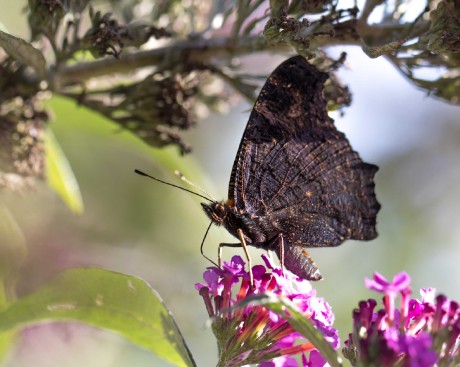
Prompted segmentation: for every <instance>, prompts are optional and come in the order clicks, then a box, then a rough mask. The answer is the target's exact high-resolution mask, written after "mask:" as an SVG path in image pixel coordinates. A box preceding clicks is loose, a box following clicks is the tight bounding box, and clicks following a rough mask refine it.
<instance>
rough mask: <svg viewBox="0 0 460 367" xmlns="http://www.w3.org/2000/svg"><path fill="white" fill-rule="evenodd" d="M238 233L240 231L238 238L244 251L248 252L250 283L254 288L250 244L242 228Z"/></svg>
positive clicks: (237, 231) (238, 231) (238, 230)
mask: <svg viewBox="0 0 460 367" xmlns="http://www.w3.org/2000/svg"><path fill="white" fill-rule="evenodd" d="M236 233H238V238H239V239H240V241H241V246H243V250H244V253H245V254H246V259H248V268H249V284H251V288H254V275H253V274H252V261H251V256H250V255H249V250H248V245H246V240H245V239H244V234H243V231H242V230H241V229H239V228H238V229H237V230H236Z"/></svg>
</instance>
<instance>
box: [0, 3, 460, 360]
mask: <svg viewBox="0 0 460 367" xmlns="http://www.w3.org/2000/svg"><path fill="white" fill-rule="evenodd" d="M25 4H26V2H25V1H24V0H21V1H15V2H11V1H6V0H0V5H1V9H2V14H1V15H0V23H2V24H3V25H4V26H5V27H6V29H8V31H9V32H11V33H13V34H16V35H18V36H24V37H27V30H26V27H25V24H26V18H25V15H24V14H23V13H22V12H21V9H22V8H23V7H24V6H25ZM342 50H343V48H341V49H331V50H330V51H331V53H333V54H336V55H338V54H339V52H340V51H342ZM346 51H347V52H348V55H349V56H348V59H347V63H346V65H347V66H346V67H345V68H342V70H341V72H340V75H341V77H342V79H343V81H344V82H345V83H347V84H348V85H349V87H350V89H351V91H352V93H353V104H352V106H351V107H350V108H348V109H347V110H346V111H345V115H344V116H343V117H341V116H339V115H335V116H333V117H334V118H335V119H336V124H337V126H338V127H339V129H340V130H342V131H344V132H345V133H346V134H347V136H348V138H349V140H350V141H351V144H352V146H353V147H354V149H355V150H357V151H358V152H359V153H360V155H361V157H362V158H363V159H364V160H365V161H367V162H371V163H375V164H377V165H379V166H380V170H379V172H378V173H377V177H376V191H377V196H378V199H379V201H380V203H381V204H382V210H381V212H380V214H379V217H378V230H379V237H378V238H377V239H376V240H374V241H372V242H369V243H367V242H354V241H349V242H347V243H345V244H344V245H342V246H340V247H338V248H327V249H318V250H313V251H311V254H312V256H313V258H314V259H315V260H316V263H317V265H318V266H319V268H320V270H321V272H322V274H323V276H324V278H325V279H324V280H323V281H321V282H319V283H315V284H314V286H315V287H316V288H317V292H318V295H319V296H321V297H324V298H325V299H326V300H328V301H329V302H330V304H331V305H332V307H333V311H334V313H335V315H336V318H337V319H336V326H337V327H338V328H339V330H340V334H341V339H342V340H344V339H346V337H347V333H348V332H349V331H350V330H351V328H350V327H351V317H350V315H351V311H352V309H353V308H354V307H355V306H356V305H357V303H358V301H359V300H361V299H365V298H368V297H374V295H373V294H372V293H371V292H369V291H367V290H366V289H365V288H364V285H363V279H364V277H370V276H371V275H372V273H373V272H374V271H379V272H381V273H382V274H384V275H385V276H387V277H390V278H391V277H392V276H393V275H394V274H395V273H396V272H399V271H402V270H405V271H407V272H409V274H410V275H411V277H412V281H413V282H412V284H413V290H414V296H415V297H417V296H418V289H419V288H421V287H435V288H437V290H438V292H441V293H444V294H446V295H447V296H449V297H451V298H454V299H459V298H460V287H459V285H458V279H459V277H460V266H459V265H458V263H459V259H460V246H459V245H460V236H459V235H460V215H459V213H458V212H459V208H460V158H459V157H460V110H459V108H458V107H454V106H449V105H447V104H445V103H443V102H439V101H436V100H434V99H432V98H430V97H429V96H427V95H425V94H424V93H423V92H420V91H418V90H416V89H415V88H414V87H413V86H412V85H411V84H410V83H409V82H408V81H406V80H404V79H403V78H402V76H401V75H400V74H398V72H397V71H396V70H395V69H394V68H393V67H392V66H391V65H390V64H389V63H388V62H387V61H386V60H385V59H383V58H379V59H375V60H371V59H369V58H367V57H366V56H364V55H363V54H362V52H361V50H360V49H358V48H346ZM281 60H282V58H280V57H269V56H262V55H258V56H255V57H251V58H246V59H244V63H245V65H246V66H247V68H248V69H249V70H252V71H257V73H259V74H262V73H266V74H268V73H269V72H270V71H271V70H272V69H273V68H274V67H275V66H276V65H277V64H278V63H279V62H280V61H281ZM261 66H263V68H262V69H261ZM0 93H1V92H0ZM48 106H49V107H50V108H51V109H52V110H53V111H54V118H53V122H52V129H53V131H54V133H55V135H56V138H57V139H58V141H59V143H60V144H61V146H62V149H63V150H64V152H65V154H66V155H67V158H68V159H69V161H70V163H71V166H72V168H73V170H74V173H75V175H76V177H77V178H78V182H79V185H80V189H81V192H82V195H83V200H84V204H85V211H84V213H83V214H82V215H80V216H78V215H75V214H73V213H71V212H70V211H69V209H68V208H67V207H66V206H65V205H64V204H63V202H62V201H61V200H60V199H59V198H58V197H57V196H56V195H55V194H54V193H53V192H51V191H50V190H49V189H48V187H47V186H46V185H45V184H42V185H39V186H37V188H36V190H34V191H33V192H28V193H25V194H23V195H14V194H11V193H9V192H6V191H3V192H2V193H1V203H2V205H4V206H6V207H7V208H8V209H9V210H10V211H11V213H12V214H13V215H14V218H15V219H16V221H17V222H18V224H19V226H20V228H21V230H22V232H23V234H24V236H25V240H26V243H27V249H28V254H27V258H26V262H25V264H24V266H23V268H22V271H21V274H20V275H21V276H20V279H19V293H20V294H26V293H28V292H31V291H33V290H35V289H37V288H38V287H39V286H40V285H43V284H44V283H45V282H47V281H48V280H49V279H51V278H53V277H54V276H55V275H56V274H57V273H59V272H60V271H62V270H63V269H65V268H68V267H75V266H97V267H102V268H106V269H111V270H116V271H119V272H123V273H126V274H131V275H135V276H138V277H141V278H143V279H145V280H146V281H147V282H149V283H150V284H151V285H152V287H153V288H155V289H156V290H157V291H158V292H159V293H160V295H161V296H162V297H163V298H164V300H165V302H166V304H167V305H168V306H169V307H170V309H171V311H172V313H173V314H174V316H175V317H176V319H177V323H178V325H179V327H180V328H181V330H182V331H183V333H184V336H185V338H186V340H187V341H188V344H189V347H190V349H191V351H192V353H193V355H194V357H195V359H196V361H197V363H198V365H199V366H213V365H215V363H216V346H215V343H214V340H213V337H212V333H211V331H210V330H209V329H208V328H207V326H206V320H207V314H206V311H205V308H204V306H203V304H202V300H201V299H200V297H199V296H198V294H197V293H196V291H195V289H194V284H195V283H196V282H200V281H201V275H202V272H203V271H204V269H205V267H206V266H208V265H209V263H207V262H206V261H205V260H204V259H203V258H202V257H201V255H200V253H199V246H200V242H201V240H202V237H203V235H204V232H205V229H206V226H207V225H208V220H207V219H206V217H205V215H204V214H203V213H202V210H201V206H200V205H199V200H198V199H197V198H195V197H193V196H192V195H188V194H187V193H185V192H182V191H180V190H175V189H172V188H170V187H167V186H164V185H161V184H158V183H155V182H153V181H150V180H148V179H145V178H142V177H140V176H138V175H135V174H134V173H133V170H134V168H139V169H142V170H145V171H147V172H149V173H151V174H152V175H154V176H157V177H159V178H162V179H164V180H167V181H170V182H175V183H179V182H178V180H177V178H176V177H175V176H174V175H173V171H174V169H179V170H182V171H183V172H184V173H186V174H187V176H188V177H189V178H190V179H191V180H192V181H193V182H195V183H196V184H197V185H199V186H201V187H204V188H206V189H207V190H208V191H209V192H210V193H211V194H212V195H213V196H215V197H218V198H222V199H224V198H226V193H227V185H228V179H229V176H230V170H231V166H232V164H233V159H234V157H235V154H236V150H237V148H238V144H239V140H240V138H241V135H242V132H243V130H244V127H245V125H246V121H247V119H248V116H249V111H250V108H251V106H250V105H248V104H247V103H244V102H240V103H239V104H238V105H236V106H233V107H232V108H231V111H230V112H229V113H228V114H226V115H212V116H210V117H209V118H207V119H206V120H204V121H201V123H200V124H199V125H198V126H197V127H196V128H195V129H194V130H193V131H190V132H189V133H187V135H186V140H187V141H189V142H190V143H191V144H192V146H193V148H194V151H193V153H192V154H191V155H189V156H187V157H185V158H183V157H180V156H179V155H178V152H177V150H176V149H174V148H172V149H165V150H161V151H160V150H155V149H152V148H149V147H148V146H146V145H145V144H144V143H142V142H140V141H139V140H137V139H136V138H135V137H133V136H131V135H130V134H128V133H124V132H120V131H119V130H118V129H117V128H116V127H115V126H114V125H112V124H111V123H110V122H109V121H105V120H102V119H101V118H100V117H99V116H96V115H95V114H93V113H91V112H89V111H87V110H85V109H83V108H79V107H77V106H75V105H74V104H73V103H71V102H68V101H66V100H64V99H61V98H55V99H53V100H51V101H49V103H48ZM224 241H232V242H233V239H232V238H231V237H230V235H228V234H227V233H226V231H225V230H224V229H221V228H212V230H211V232H210V235H209V236H208V238H207V241H206V247H205V249H206V253H207V254H208V255H209V256H211V257H214V256H215V253H216V248H217V244H218V243H219V242H224ZM233 252H237V253H239V254H241V255H243V253H242V251H239V250H234V249H232V250H226V251H224V256H225V257H226V258H227V259H228V258H229V257H230V256H231V254H232V253H233ZM260 254H261V252H260V251H258V250H252V256H253V258H254V259H260ZM126 365H130V366H134V367H144V366H159V365H162V362H161V361H158V360H157V359H155V357H153V356H152V355H150V354H149V353H147V352H146V351H143V350H141V349H140V348H137V347H135V346H133V345H131V344H129V343H127V342H125V341H124V340H122V339H121V338H120V337H118V336H116V335H112V334H109V333H106V332H101V331H97V330H95V329H92V328H89V327H85V326H82V325H78V324H53V325H51V324H41V325H36V326H33V327H29V328H27V329H26V330H25V331H24V332H23V333H22V337H21V339H20V340H19V341H18V345H17V348H16V349H15V350H14V351H12V354H11V356H10V361H9V362H7V363H6V364H5V366H8V367H16V366H24V367H29V366H33V367H42V366H43V367H45V366H46V367H54V366H62V367H68V366H98V367H103V366H115V367H116V366H126Z"/></svg>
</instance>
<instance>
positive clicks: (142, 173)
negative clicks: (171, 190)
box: [134, 169, 216, 201]
mask: <svg viewBox="0 0 460 367" xmlns="http://www.w3.org/2000/svg"><path fill="white" fill-rule="evenodd" d="M134 172H136V173H137V174H138V175H141V176H145V177H148V178H151V179H152V180H155V181H158V182H161V183H163V184H165V185H169V186H172V187H175V188H177V189H181V190H184V191H187V192H189V193H191V194H193V195H196V196H199V197H200V198H202V199H205V200H208V201H216V200H212V199H210V198H209V197H211V195H209V194H208V196H209V197H206V196H204V195H201V194H198V193H197V192H195V191H192V190H188V189H186V188H184V187H181V186H178V185H174V184H172V183H170V182H166V181H163V180H160V179H159V178H156V177H153V176H151V175H149V174H147V173H145V172H142V171H140V170H138V169H135V170H134ZM192 186H193V187H195V186H194V185H192ZM202 191H204V190H202ZM204 192H205V193H206V191H204ZM211 198H212V197H211Z"/></svg>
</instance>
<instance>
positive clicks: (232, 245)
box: [217, 229, 254, 288]
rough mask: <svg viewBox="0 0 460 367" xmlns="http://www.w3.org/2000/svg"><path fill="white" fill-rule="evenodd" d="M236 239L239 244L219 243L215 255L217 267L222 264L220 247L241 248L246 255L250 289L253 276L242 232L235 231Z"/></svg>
mask: <svg viewBox="0 0 460 367" xmlns="http://www.w3.org/2000/svg"><path fill="white" fill-rule="evenodd" d="M237 233H238V237H239V238H240V240H241V243H220V244H219V250H218V254H217V258H218V262H219V267H220V265H221V264H222V247H242V248H243V251H244V254H245V255H246V259H247V260H248V267H249V281H250V284H251V288H252V287H254V276H253V275H252V262H251V256H250V255H249V251H248V245H247V244H246V240H245V239H244V235H243V231H242V230H241V229H238V230H237Z"/></svg>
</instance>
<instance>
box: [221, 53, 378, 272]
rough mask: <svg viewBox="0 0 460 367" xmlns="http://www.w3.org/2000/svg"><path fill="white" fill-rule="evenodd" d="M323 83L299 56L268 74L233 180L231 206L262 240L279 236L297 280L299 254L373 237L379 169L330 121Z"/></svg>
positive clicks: (253, 113) (287, 263) (233, 171)
mask: <svg viewBox="0 0 460 367" xmlns="http://www.w3.org/2000/svg"><path fill="white" fill-rule="evenodd" d="M326 79H327V74H325V73H323V72H320V71H318V70H317V69H316V68H315V67H314V66H312V65H310V64H309V63H308V62H307V61H306V60H305V59H304V58H303V57H300V56H297V57H293V58H291V59H289V60H287V61H285V62H284V63H282V64H281V65H280V66H279V67H278V68H277V69H276V70H275V71H274V72H273V73H272V75H271V76H270V77H269V78H268V80H267V82H266V84H265V85H264V87H263V88H262V91H261V93H260V95H259V98H258V99H257V101H256V104H255V106H254V109H253V111H252V113H251V116H250V119H249V122H248V125H247V127H246V130H245V132H244V134H243V138H242V140H241V143H240V147H239V150H238V154H237V157H236V159H235V163H234V166H233V170H232V175H231V178H230V185H229V198H230V199H231V200H233V203H234V205H235V206H236V208H237V209H238V210H240V211H241V212H245V213H249V214H250V215H252V216H253V217H254V218H258V219H257V220H258V225H259V226H260V227H261V229H262V230H263V231H264V232H265V233H266V237H267V239H269V238H271V237H273V236H276V235H277V234H279V233H282V234H283V236H284V238H285V246H286V257H285V264H286V267H287V268H288V269H290V270H297V271H294V272H295V273H296V274H298V273H299V269H297V268H302V266H301V265H299V266H294V265H293V264H300V263H302V261H300V260H299V259H301V258H302V257H301V248H302V247H323V246H337V245H339V244H340V243H342V242H343V241H344V240H346V239H350V238H352V239H359V240H370V239H373V238H375V237H376V235H377V233H376V230H375V224H376V215H377V212H378V210H379V208H380V205H379V203H378V202H377V199H376V197H375V193H374V182H373V177H374V174H375V172H376V171H377V167H376V166H374V165H371V164H367V163H364V162H362V160H361V159H360V157H359V156H358V154H357V153H356V152H354V151H353V150H352V149H351V147H350V144H349V143H348V140H347V139H346V137H345V135H344V134H343V133H341V132H339V131H337V130H336V128H335V126H334V124H333V121H332V120H331V119H330V118H329V117H328V115H327V110H326V103H325V102H324V100H323V98H322V89H323V84H324V81H325V80H326ZM262 245H263V244H262ZM262 247H263V246H262ZM304 267H305V266H304ZM298 275H300V276H302V275H301V274H298ZM304 277H305V276H304Z"/></svg>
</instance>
